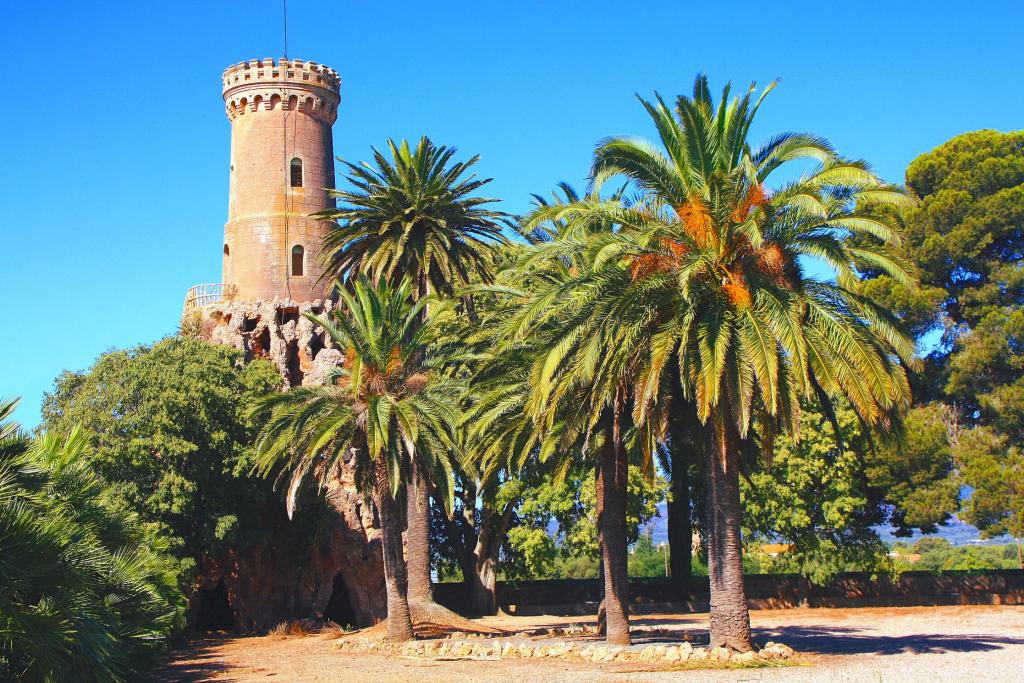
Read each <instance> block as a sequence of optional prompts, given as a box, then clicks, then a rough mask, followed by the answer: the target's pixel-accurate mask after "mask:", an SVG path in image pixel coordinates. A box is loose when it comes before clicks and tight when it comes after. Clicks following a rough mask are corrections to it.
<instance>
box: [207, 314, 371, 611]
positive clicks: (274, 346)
mask: <svg viewBox="0 0 1024 683" xmlns="http://www.w3.org/2000/svg"><path fill="white" fill-rule="evenodd" d="M334 306H335V304H334V302H332V301H331V300H329V299H326V300H317V301H312V302H308V303H298V302H295V301H291V300H283V301H282V300H278V299H274V300H272V301H256V302H244V301H224V302H220V303H215V304H210V305H208V306H205V307H203V308H201V309H199V311H198V315H199V316H200V317H199V321H198V322H199V334H200V336H201V337H203V338H205V339H207V340H209V341H212V342H215V343H218V344H224V345H226V346H231V347H233V348H236V349H239V350H240V351H242V352H243V353H244V355H245V361H246V362H249V361H252V360H253V359H256V358H266V359H269V360H271V361H272V362H273V363H274V364H275V365H276V366H277V368H278V370H279V371H280V372H281V377H282V379H283V382H282V387H283V388H287V387H293V386H299V385H306V386H311V385H318V384H323V382H324V381H325V379H326V377H327V374H328V373H329V372H330V370H331V368H333V367H336V366H338V365H339V364H340V363H341V362H342V360H343V357H342V353H341V351H340V350H339V349H337V348H336V347H335V346H334V345H333V344H332V343H331V340H330V338H329V337H328V336H327V335H326V333H325V332H324V330H323V329H322V328H319V327H317V326H316V325H314V324H313V323H312V321H310V320H309V319H307V318H306V317H305V316H304V315H303V314H305V313H309V314H312V315H316V316H324V315H327V314H329V313H330V312H331V311H332V310H333V309H334ZM326 488H327V490H326V499H327V501H328V503H329V504H330V506H331V508H332V509H333V510H334V512H335V513H336V515H335V516H334V519H333V521H332V523H331V528H330V529H328V533H327V534H326V535H325V538H324V539H323V542H321V543H320V544H319V545H318V546H317V547H316V549H315V551H314V552H312V553H309V551H308V547H307V546H308V540H309V539H300V538H296V532H295V529H294V527H290V526H289V524H288V523H287V522H286V521H285V520H284V519H283V515H284V512H283V511H284V502H283V501H282V503H281V508H280V509H279V510H274V511H270V512H268V523H267V528H268V531H269V532H270V537H269V539H268V541H267V542H266V543H265V544H261V545H260V546H257V547H253V548H248V549H243V550H241V551H239V552H234V553H230V554H229V555H228V556H226V557H218V558H207V559H206V560H205V561H204V563H203V566H202V567H201V569H200V576H201V579H200V584H199V588H203V589H212V588H213V587H215V586H216V585H217V584H218V583H219V582H220V581H221V580H223V581H224V584H225V588H226V589H227V593H228V598H229V601H230V604H231V607H232V609H234V611H235V617H236V622H237V625H238V627H239V628H241V629H243V630H259V629H265V628H269V627H271V626H274V625H275V624H278V623H280V622H282V621H284V620H286V619H293V618H299V617H315V616H318V615H320V614H321V613H322V612H323V610H324V607H325V605H326V604H327V602H328V600H329V599H330V597H331V591H332V584H333V581H334V578H335V577H336V576H338V575H339V574H340V575H341V577H342V579H343V580H344V583H345V586H346V587H347V588H348V598H349V602H350V604H351V606H352V608H353V610H354V612H355V615H356V621H357V622H358V623H357V624H356V625H359V626H365V625H369V624H373V623H376V622H378V621H380V620H381V619H383V618H384V617H385V616H386V613H387V610H386V607H387V604H386V597H385V594H384V565H383V557H382V554H381V546H380V528H379V526H377V525H376V522H375V519H374V515H373V510H372V506H371V505H369V504H367V503H366V502H365V501H364V498H363V496H362V495H360V494H359V493H358V492H357V491H356V489H355V484H354V482H353V478H352V472H351V471H350V470H349V469H348V468H346V467H344V466H343V467H341V468H339V469H338V470H337V471H336V473H335V476H334V477H332V478H331V480H330V481H329V482H328V485H327V487H326ZM300 514H301V512H300ZM194 608H195V606H194Z"/></svg>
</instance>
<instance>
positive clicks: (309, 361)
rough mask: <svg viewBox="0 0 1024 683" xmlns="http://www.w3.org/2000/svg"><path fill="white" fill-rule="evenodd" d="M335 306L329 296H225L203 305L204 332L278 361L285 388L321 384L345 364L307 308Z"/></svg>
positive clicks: (249, 356) (322, 311) (317, 310)
mask: <svg viewBox="0 0 1024 683" xmlns="http://www.w3.org/2000/svg"><path fill="white" fill-rule="evenodd" d="M332 310H334V302H333V301H331V300H330V299H318V300H316V301H311V302H307V303H298V302H295V301H292V300H290V299H285V300H279V299H274V300H272V301H255V302H253V301H222V302H219V303H215V304H210V305H208V306H205V307H203V308H202V309H200V311H199V315H200V316H201V319H200V336H202V337H203V338H204V339H208V340H210V341H212V342H214V343H216V344H223V345H225V346H230V347H233V348H236V349H238V350H240V351H242V352H243V353H244V354H245V361H246V362H249V361H251V360H254V359H256V358H266V359H268V360H271V361H273V363H274V364H275V365H276V366H277V369H278V370H280V371H281V377H282V378H283V379H284V385H283V387H284V388H289V387H295V386H301V385H308V386H312V385H318V384H323V383H324V381H325V379H326V378H327V373H329V372H330V370H331V368H333V367H336V366H338V365H340V363H341V361H342V354H341V351H340V350H339V349H337V348H335V347H334V345H333V344H332V343H331V340H330V337H328V336H327V335H326V334H325V333H324V331H323V330H322V329H320V328H319V327H317V326H316V325H314V324H313V323H312V322H311V321H310V320H309V319H308V318H306V317H305V315H304V314H307V313H308V314H312V315H315V316H324V315H327V314H329V313H330V312H331V311H332Z"/></svg>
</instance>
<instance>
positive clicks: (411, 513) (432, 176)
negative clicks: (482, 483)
mask: <svg viewBox="0 0 1024 683" xmlns="http://www.w3.org/2000/svg"><path fill="white" fill-rule="evenodd" d="M388 152H389V153H390V158H389V157H388V156H387V155H385V154H384V153H382V152H380V151H378V150H376V149H374V150H373V164H372V165H371V164H368V163H363V164H352V163H348V162H343V163H344V164H345V166H346V167H347V169H348V173H347V175H346V181H347V183H348V185H349V189H343V190H332V191H331V194H332V195H333V196H334V197H336V198H337V199H338V200H339V202H340V205H339V206H338V208H336V209H329V210H327V211H323V212H321V213H320V214H318V215H319V216H320V217H321V218H325V219H329V220H332V221H335V222H336V225H335V227H333V228H332V229H331V230H330V231H329V232H328V234H327V236H326V238H325V239H324V246H323V252H322V253H321V254H320V258H321V260H322V261H323V262H324V264H325V271H324V276H325V277H333V278H335V279H336V280H337V281H338V283H339V284H340V285H342V286H348V285H346V283H351V282H352V281H353V279H354V278H355V277H356V276H358V275H365V276H367V277H369V278H370V279H371V280H373V281H374V282H378V281H384V282H389V283H391V284H392V285H393V286H398V285H399V283H400V282H401V281H402V280H403V279H404V278H409V279H410V281H411V282H412V288H411V289H410V290H409V293H410V297H411V299H412V300H413V301H418V300H420V299H422V298H423V297H426V296H428V295H430V294H437V295H452V294H454V292H455V290H456V289H457V288H458V287H460V286H463V285H468V284H469V283H470V282H471V281H473V280H474V279H478V280H483V281H485V282H487V281H489V280H490V279H491V277H492V269H491V263H492V260H493V258H494V249H495V246H496V245H498V244H501V243H503V242H504V241H505V240H504V237H503V236H502V232H501V231H502V228H503V227H506V226H508V225H510V224H509V222H508V216H507V214H505V213H503V212H501V211H496V210H494V209H490V208H488V207H487V205H488V204H492V203H494V202H495V201H497V200H495V199H490V198H487V197H480V196H477V195H476V192H477V191H478V190H480V189H481V188H482V187H484V186H485V185H487V184H488V183H489V182H490V181H491V179H490V178H487V179H478V178H476V177H475V176H473V175H467V173H469V172H470V171H471V169H472V168H473V166H474V165H475V164H476V163H477V162H478V161H479V159H480V157H479V156H474V157H472V158H471V159H469V160H468V161H458V162H453V157H454V156H455V153H456V150H455V149H454V148H450V147H445V146H444V145H441V146H438V145H435V144H434V143H433V142H432V141H431V140H430V139H429V138H427V137H422V138H420V140H419V142H418V143H417V145H416V147H415V149H411V148H410V146H409V143H408V142H407V141H405V140H403V141H402V142H401V143H399V144H396V143H395V142H394V141H392V140H388ZM466 304H467V307H469V309H470V310H472V300H471V299H469V298H467V299H466ZM423 315H424V316H425V315H426V308H424V309H423ZM421 474H422V473H420V472H417V471H413V472H412V477H411V479H410V480H409V490H408V496H407V498H408V501H407V509H406V517H407V523H408V533H407V543H408V558H407V559H408V564H409V596H410V599H412V600H419V601H427V602H430V601H432V597H431V591H430V489H429V482H426V481H421Z"/></svg>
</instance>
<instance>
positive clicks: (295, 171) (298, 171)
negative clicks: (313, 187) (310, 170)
mask: <svg viewBox="0 0 1024 683" xmlns="http://www.w3.org/2000/svg"><path fill="white" fill-rule="evenodd" d="M291 172H292V187H302V159H300V158H298V157H295V158H294V159H292V166H291Z"/></svg>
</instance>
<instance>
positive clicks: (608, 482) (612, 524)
mask: <svg viewBox="0 0 1024 683" xmlns="http://www.w3.org/2000/svg"><path fill="white" fill-rule="evenodd" d="M617 421H618V420H617V416H616V417H615V418H612V420H609V428H608V430H607V434H606V435H605V443H604V445H603V446H602V448H601V453H600V456H599V457H600V462H599V464H598V475H597V510H598V512H597V516H598V527H599V530H600V534H601V540H602V543H601V546H602V553H601V562H602V568H603V569H604V610H605V623H606V627H607V629H608V631H607V641H608V642H609V643H610V644H613V645H629V643H630V639H629V574H628V563H629V548H628V541H627V531H626V482H627V478H628V476H629V471H628V463H627V460H626V452H625V449H623V448H622V444H621V439H620V438H619V437H620V434H619V430H618V429H617V426H615V425H616V423H617Z"/></svg>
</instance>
